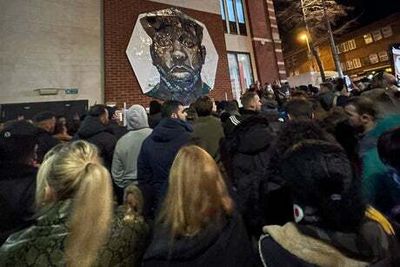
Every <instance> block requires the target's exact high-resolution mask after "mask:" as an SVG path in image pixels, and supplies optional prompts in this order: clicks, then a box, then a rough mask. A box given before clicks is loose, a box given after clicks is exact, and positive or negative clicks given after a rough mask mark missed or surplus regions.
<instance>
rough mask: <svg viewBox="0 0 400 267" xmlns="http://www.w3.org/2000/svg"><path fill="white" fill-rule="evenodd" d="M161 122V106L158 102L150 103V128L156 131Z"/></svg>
mask: <svg viewBox="0 0 400 267" xmlns="http://www.w3.org/2000/svg"><path fill="white" fill-rule="evenodd" d="M160 121H161V104H160V102H158V101H157V100H152V101H150V108H149V126H150V128H151V129H154V128H155V127H156V126H157V124H158V123H159V122H160Z"/></svg>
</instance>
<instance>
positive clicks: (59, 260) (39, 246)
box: [0, 200, 149, 266]
mask: <svg viewBox="0 0 400 267" xmlns="http://www.w3.org/2000/svg"><path fill="white" fill-rule="evenodd" d="M71 204H72V201H71V200H66V201H60V202H59V203H57V204H55V205H54V206H53V207H51V208H50V209H49V210H47V211H46V212H45V213H44V214H43V215H42V216H40V217H39V218H38V220H37V222H36V224H35V225H33V226H31V227H29V228H27V229H24V230H22V231H20V232H17V233H15V234H13V235H11V236H10V237H9V238H8V239H7V241H6V242H5V243H4V244H3V245H2V246H1V247H0V266H65V259H64V248H65V244H66V239H67V236H68V232H69V227H68V215H69V211H70V209H71V206H72V205H71ZM82 223H84V222H82ZM148 237H149V228H148V226H147V224H146V223H145V222H144V221H143V220H136V221H134V222H132V223H127V222H125V221H124V220H123V208H122V207H119V208H117V209H116V211H115V215H114V218H113V222H112V229H111V234H110V236H109V239H108V241H107V242H106V244H105V245H104V247H103V248H102V250H101V251H100V252H99V254H98V256H97V261H96V262H95V264H94V266H138V265H139V264H140V262H141V260H142V256H143V253H144V251H145V249H146V247H147V244H148Z"/></svg>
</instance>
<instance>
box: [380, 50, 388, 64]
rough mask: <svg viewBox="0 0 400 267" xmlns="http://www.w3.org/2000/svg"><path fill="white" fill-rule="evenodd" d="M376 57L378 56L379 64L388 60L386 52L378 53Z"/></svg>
mask: <svg viewBox="0 0 400 267" xmlns="http://www.w3.org/2000/svg"><path fill="white" fill-rule="evenodd" d="M378 56H379V61H381V62H382V61H388V60H389V56H388V53H387V52H386V51H381V52H379V54H378Z"/></svg>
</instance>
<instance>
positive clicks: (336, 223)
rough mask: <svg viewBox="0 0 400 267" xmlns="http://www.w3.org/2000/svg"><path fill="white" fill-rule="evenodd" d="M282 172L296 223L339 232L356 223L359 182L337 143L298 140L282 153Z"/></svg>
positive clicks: (360, 208)
mask: <svg viewBox="0 0 400 267" xmlns="http://www.w3.org/2000/svg"><path fill="white" fill-rule="evenodd" d="M282 173H283V175H284V177H285V178H286V179H287V182H288V184H289V186H290V187H291V190H292V194H293V200H294V203H293V204H295V206H294V207H295V210H294V212H295V219H296V221H297V222H299V223H304V224H316V225H318V226H321V227H324V228H328V229H332V230H339V231H352V230H354V229H356V227H357V226H358V225H359V223H360V221H361V219H362V218H363V216H364V211H365V205H364V201H363V199H362V197H361V191H360V185H359V181H358V180H357V179H355V178H354V175H353V171H352V168H351V164H350V161H349V160H348V158H347V155H346V153H345V152H344V150H343V149H342V148H341V147H340V146H339V145H337V144H334V143H329V142H326V141H321V140H305V141H302V142H300V143H298V144H296V145H294V146H293V147H292V148H290V149H289V150H288V151H287V152H286V153H285V155H284V159H283V161H282ZM296 208H299V209H301V210H302V211H299V210H297V211H296ZM303 216H304V217H303Z"/></svg>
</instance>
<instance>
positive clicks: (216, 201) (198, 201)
mask: <svg viewBox="0 0 400 267" xmlns="http://www.w3.org/2000/svg"><path fill="white" fill-rule="evenodd" d="M232 210H233V203H232V199H231V198H230V197H229V194H228V192H227V189H226V185H225V182H224V180H223V178H222V175H221V173H220V171H219V169H218V166H217V164H216V163H215V161H214V159H213V158H212V157H211V156H210V155H209V154H208V153H207V152H206V151H205V150H203V149H202V148H200V147H198V146H193V145H191V146H186V147H183V148H181V150H179V152H178V154H177V156H176V158H175V160H174V162H173V164H172V167H171V171H170V175H169V185H168V192H167V196H166V198H165V201H164V206H163V208H162V209H161V213H160V216H159V220H160V222H162V223H164V224H166V225H167V226H168V227H170V230H171V235H172V237H176V236H182V235H195V234H197V233H198V232H199V231H201V230H202V229H203V228H204V227H206V226H207V225H208V224H210V223H218V221H219V220H220V219H222V218H223V217H224V216H225V215H227V214H231V213H232Z"/></svg>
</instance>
